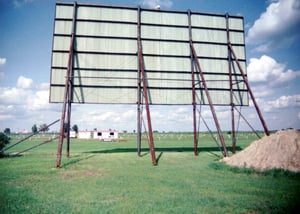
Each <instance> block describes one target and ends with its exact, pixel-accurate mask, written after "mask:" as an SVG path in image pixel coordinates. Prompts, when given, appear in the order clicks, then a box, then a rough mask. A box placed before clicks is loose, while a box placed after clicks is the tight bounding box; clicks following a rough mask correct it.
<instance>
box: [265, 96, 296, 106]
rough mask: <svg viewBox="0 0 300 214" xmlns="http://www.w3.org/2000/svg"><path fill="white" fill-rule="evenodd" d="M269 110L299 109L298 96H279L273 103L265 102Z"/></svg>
mask: <svg viewBox="0 0 300 214" xmlns="http://www.w3.org/2000/svg"><path fill="white" fill-rule="evenodd" d="M267 104H268V105H269V106H271V108H275V109H281V108H289V107H300V94H297V95H292V96H281V97H279V98H278V99H276V100H274V101H269V102H267Z"/></svg>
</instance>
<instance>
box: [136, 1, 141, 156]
mask: <svg viewBox="0 0 300 214" xmlns="http://www.w3.org/2000/svg"><path fill="white" fill-rule="evenodd" d="M140 44H141V7H140V6H139V7H138V11H137V48H138V49H137V56H138V61H137V63H138V72H137V153H138V156H141V144H142V122H141V114H142V112H141V68H140V67H141V66H140V58H141V56H140V54H141V53H140V51H139V50H140V48H141V47H140Z"/></svg>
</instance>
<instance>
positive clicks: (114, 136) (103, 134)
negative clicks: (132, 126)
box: [93, 130, 119, 141]
mask: <svg viewBox="0 0 300 214" xmlns="http://www.w3.org/2000/svg"><path fill="white" fill-rule="evenodd" d="M93 135H94V139H99V140H101V141H117V140H118V138H119V137H118V131H117V130H101V131H94V133H93Z"/></svg>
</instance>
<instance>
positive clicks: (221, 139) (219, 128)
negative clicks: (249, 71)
mask: <svg viewBox="0 0 300 214" xmlns="http://www.w3.org/2000/svg"><path fill="white" fill-rule="evenodd" d="M191 50H192V53H193V57H194V61H195V63H196V65H197V68H198V73H199V75H200V78H201V80H202V84H203V87H204V90H205V94H206V97H207V100H208V104H209V107H210V111H211V113H212V116H213V118H214V122H215V125H216V128H217V131H218V135H219V139H220V141H221V144H222V147H223V155H224V156H225V157H228V151H227V148H226V144H225V140H224V137H223V134H222V131H221V127H220V124H219V120H218V118H217V114H216V111H215V108H214V105H213V103H212V100H211V97H210V94H209V92H208V87H207V85H206V81H205V78H204V74H203V72H202V69H201V67H200V63H199V60H198V56H197V53H196V50H195V48H194V45H193V44H191Z"/></svg>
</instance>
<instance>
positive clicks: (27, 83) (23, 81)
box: [17, 76, 33, 89]
mask: <svg viewBox="0 0 300 214" xmlns="http://www.w3.org/2000/svg"><path fill="white" fill-rule="evenodd" d="M32 84H33V80H32V79H29V78H26V77H23V76H20V77H19V78H18V81H17V87H18V88H23V89H29V88H31V87H32Z"/></svg>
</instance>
